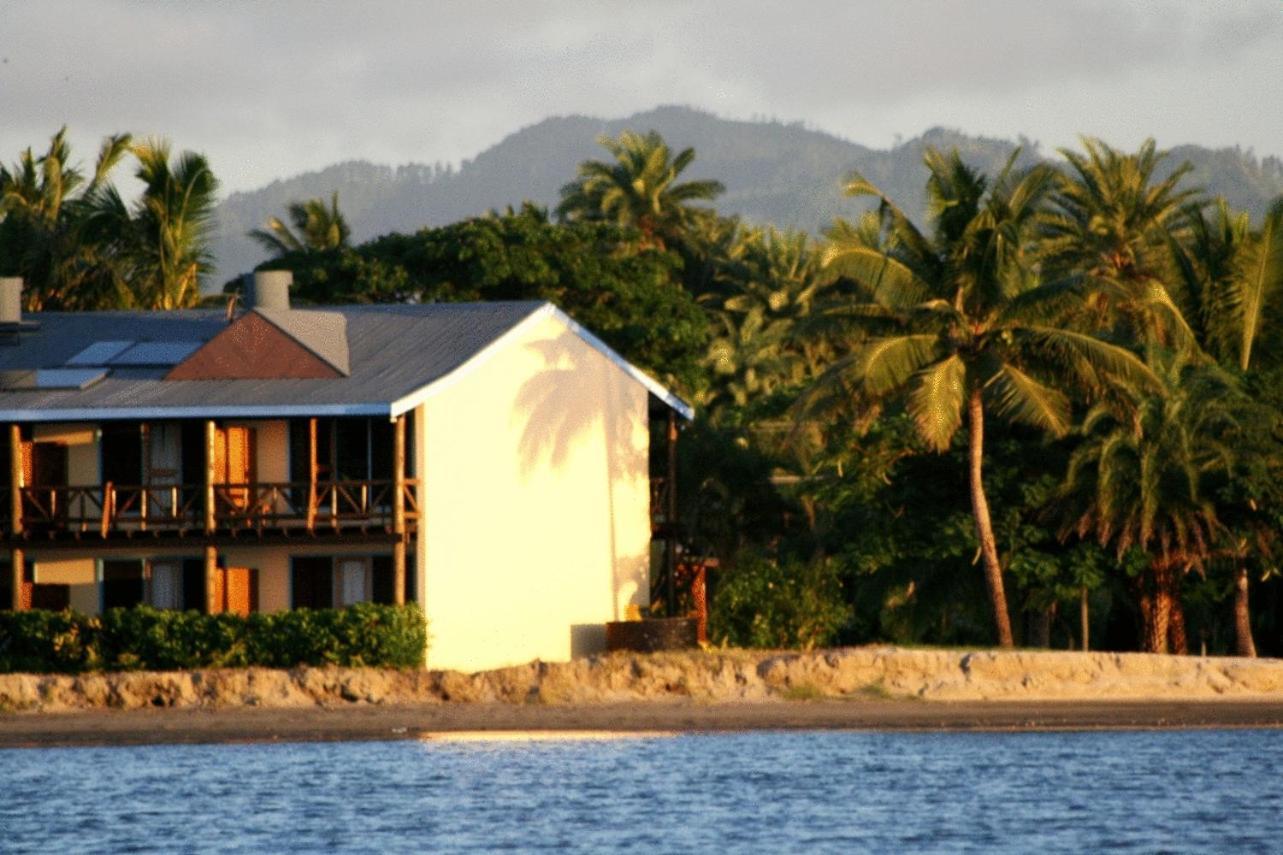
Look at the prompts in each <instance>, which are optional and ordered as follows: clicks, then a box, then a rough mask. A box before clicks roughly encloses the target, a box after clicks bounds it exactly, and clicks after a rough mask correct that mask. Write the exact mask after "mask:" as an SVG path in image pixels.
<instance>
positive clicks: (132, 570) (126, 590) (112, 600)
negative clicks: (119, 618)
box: [102, 559, 143, 609]
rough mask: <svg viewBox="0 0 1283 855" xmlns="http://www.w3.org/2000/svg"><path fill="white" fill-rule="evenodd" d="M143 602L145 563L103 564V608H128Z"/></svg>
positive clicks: (136, 560)
mask: <svg viewBox="0 0 1283 855" xmlns="http://www.w3.org/2000/svg"><path fill="white" fill-rule="evenodd" d="M141 602H143V562H142V561H140V560H138V559H132V560H113V561H104V562H103V563H102V607H103V608H104V609H116V608H128V607H130V606H136V605H138V604H139V603H141Z"/></svg>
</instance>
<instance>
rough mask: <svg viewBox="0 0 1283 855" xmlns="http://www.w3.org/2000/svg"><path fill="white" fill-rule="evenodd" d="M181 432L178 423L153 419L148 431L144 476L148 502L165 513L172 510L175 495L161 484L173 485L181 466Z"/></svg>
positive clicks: (157, 510)
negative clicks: (146, 471) (148, 455)
mask: <svg viewBox="0 0 1283 855" xmlns="http://www.w3.org/2000/svg"><path fill="white" fill-rule="evenodd" d="M181 437H182V433H181V430H180V428H179V424H178V422H153V423H152V425H151V428H150V433H149V434H148V440H149V442H150V445H151V455H150V456H151V460H149V461H147V463H148V467H147V468H148V478H149V480H150V482H151V487H152V490H151V496H150V497H149V498H150V500H151V502H152V503H153V504H154V505H155V512H156V513H159V514H164V515H168V514H171V513H173V512H174V499H175V496H174V494H173V491H172V490H166V489H164V488H165V487H177V486H178V484H179V477H178V475H179V470H180V469H181V468H182V459H183V458H182V448H181V442H182V439H181Z"/></svg>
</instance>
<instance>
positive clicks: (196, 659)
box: [0, 603, 427, 673]
mask: <svg viewBox="0 0 1283 855" xmlns="http://www.w3.org/2000/svg"><path fill="white" fill-rule="evenodd" d="M426 646H427V625H426V623H425V622H424V619H423V612H421V611H420V610H419V608H418V607H417V606H385V605H375V604H373V603H360V604H358V605H354V606H349V607H347V608H345V609H319V610H310V609H296V610H294V611H287V612H276V613H272V614H252V615H250V616H248V617H240V616H239V615H234V614H216V615H206V614H201V613H199V612H194V611H188V612H179V611H165V610H161V609H153V608H149V607H147V606H137V607H134V608H129V609H108V610H107V611H106V612H104V613H103V614H102V615H101V616H92V617H91V616H86V615H82V614H78V613H76V612H71V611H62V612H50V611H40V610H36V611H22V612H0V673H12V672H31V673H46V672H54V673H79V672H82V671H138V670H147V671H169V670H178V669H191V668H243V667H248V666H262V667H268V668H292V667H294V666H296V665H351V666H370V667H385V668H411V667H416V666H421V665H422V664H423V657H424V651H425V650H426Z"/></svg>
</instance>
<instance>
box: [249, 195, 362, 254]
mask: <svg viewBox="0 0 1283 855" xmlns="http://www.w3.org/2000/svg"><path fill="white" fill-rule="evenodd" d="M286 211H287V216H288V217H289V220H290V223H291V224H292V225H293V228H291V227H290V225H289V224H286V223H285V222H284V221H282V220H281V218H280V217H269V218H268V220H267V223H266V225H265V226H264V227H263V228H261V229H254V230H252V231H250V232H249V237H251V238H253V239H254V240H256V241H258V243H259V244H260V245H261V246H262V247H263V248H264V249H266V250H267V251H268V252H270V253H272V254H273V255H274V256H277V257H279V256H283V255H289V254H290V253H293V252H325V251H326V250H331V249H339V248H341V247H345V246H347V243H348V238H349V237H350V236H351V234H352V230H351V229H350V228H349V227H348V224H347V220H346V219H345V218H344V217H343V214H342V212H340V211H339V194H338V191H337V190H336V191H335V192H334V194H333V195H332V196H331V197H330V202H329V205H326V203H325V200H324V199H320V198H317V199H308V200H307V201H305V202H291V203H290V204H289V206H288V207H287V208H286Z"/></svg>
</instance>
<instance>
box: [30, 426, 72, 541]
mask: <svg viewBox="0 0 1283 855" xmlns="http://www.w3.org/2000/svg"><path fill="white" fill-rule="evenodd" d="M22 451H23V454H22V469H23V473H22V476H23V477H22V480H23V483H25V484H27V485H28V486H29V487H31V490H30V491H29V492H28V493H27V498H26V501H25V502H24V503H23V516H24V517H25V518H26V521H27V524H31V523H37V524H39V523H51V522H56V521H58V520H60V519H63V518H64V516H65V515H66V512H67V509H66V507H65V503H66V493H65V491H61V495H60V491H59V489H58V488H59V487H66V486H67V446H65V445H63V444H62V443H60V442H24V443H23V444H22Z"/></svg>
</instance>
